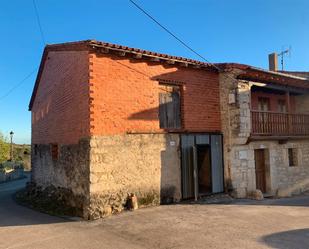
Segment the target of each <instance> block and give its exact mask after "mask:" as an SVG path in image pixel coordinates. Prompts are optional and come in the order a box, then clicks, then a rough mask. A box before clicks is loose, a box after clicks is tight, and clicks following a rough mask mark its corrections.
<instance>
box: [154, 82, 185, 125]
mask: <svg viewBox="0 0 309 249" xmlns="http://www.w3.org/2000/svg"><path fill="white" fill-rule="evenodd" d="M159 88H160V90H159V113H158V117H159V127H160V129H164V130H181V129H182V127H183V126H182V85H179V84H171V83H170V82H168V83H166V82H161V81H160V82H159ZM168 98H171V99H172V101H171V102H166V103H165V102H164V101H165V100H166V99H168ZM163 99H165V100H164V101H163ZM175 103H176V104H175ZM167 108H169V109H167ZM170 108H172V109H173V116H172V117H173V118H172V123H173V125H170V124H171V120H170V119H169V116H168V110H171V109H170ZM175 108H177V109H175ZM175 110H176V111H175ZM177 112H178V114H177ZM175 113H176V114H175ZM174 114H175V115H174ZM163 115H164V117H162V116H163ZM177 116H178V117H177Z"/></svg>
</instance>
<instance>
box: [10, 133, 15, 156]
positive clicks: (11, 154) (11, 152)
mask: <svg viewBox="0 0 309 249" xmlns="http://www.w3.org/2000/svg"><path fill="white" fill-rule="evenodd" d="M13 135H14V132H13V131H11V132H10V138H11V148H10V161H13Z"/></svg>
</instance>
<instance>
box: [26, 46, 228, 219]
mask: <svg viewBox="0 0 309 249" xmlns="http://www.w3.org/2000/svg"><path fill="white" fill-rule="evenodd" d="M219 87H220V86H219V74H218V71H217V69H216V68H215V67H213V66H212V65H210V64H207V63H202V62H199V61H195V60H191V59H186V58H182V57H175V56H170V55H165V54H159V53H154V52H149V51H145V50H141V49H134V48H129V47H125V46H119V45H115V44H109V43H103V42H97V41H92V40H88V41H81V42H73V43H64V44H56V45H48V46H46V48H45V50H44V53H43V57H42V61H41V65H40V68H39V72H38V76H37V79H36V82H35V87H34V90H33V94H32V97H31V101H30V105H29V109H30V110H31V113H32V182H33V183H35V184H36V185H37V186H40V187H43V188H46V187H49V186H54V187H56V188H57V191H59V192H62V193H66V194H65V199H66V202H67V204H68V205H70V206H72V207H74V208H76V209H77V210H78V211H79V215H81V216H83V217H85V218H86V219H94V218H98V217H102V216H105V215H108V214H110V213H115V212H119V211H121V210H122V209H123V208H124V205H125V203H126V200H127V198H128V195H130V194H132V193H133V194H135V195H136V196H137V199H138V201H139V205H140V206H146V205H156V204H159V203H166V202H171V201H179V200H180V199H186V198H198V197H199V196H200V195H203V194H207V193H219V192H223V191H224V170H223V153H222V148H223V145H222V132H221V116H220V92H219Z"/></svg>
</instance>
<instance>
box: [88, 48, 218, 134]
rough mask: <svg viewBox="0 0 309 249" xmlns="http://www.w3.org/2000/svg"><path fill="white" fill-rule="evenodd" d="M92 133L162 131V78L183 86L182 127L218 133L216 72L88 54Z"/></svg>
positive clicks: (189, 129)
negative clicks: (160, 95) (160, 108)
mask: <svg viewBox="0 0 309 249" xmlns="http://www.w3.org/2000/svg"><path fill="white" fill-rule="evenodd" d="M89 60H90V92H91V93H90V95H91V134H92V135H103V134H108V135H110V134H119V133H125V132H160V131H162V130H160V128H159V119H158V106H159V102H158V101H159V97H158V96H159V87H158V83H159V81H160V80H162V79H163V80H170V81H171V82H173V81H175V82H178V83H179V82H180V84H181V83H183V84H182V108H181V109H182V115H183V116H182V119H183V120H182V121H183V129H185V130H188V131H210V132H211V131H213V132H214V131H220V128H221V125H220V110H219V86H218V75H217V73H215V72H210V71H205V70H199V69H193V68H185V67H175V66H170V65H164V64H162V63H155V62H146V61H143V60H133V61H132V60H130V59H127V58H123V57H118V56H115V55H112V56H111V55H100V54H90V55H89Z"/></svg>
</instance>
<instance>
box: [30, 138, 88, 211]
mask: <svg viewBox="0 0 309 249" xmlns="http://www.w3.org/2000/svg"><path fill="white" fill-rule="evenodd" d="M31 151H32V156H31V160H32V175H31V181H32V182H33V183H35V184H36V186H38V187H40V188H42V189H45V188H48V187H51V186H53V187H56V188H59V189H60V190H61V192H63V191H64V190H66V192H67V193H70V194H68V195H67V196H66V197H65V198H66V199H67V204H68V205H69V206H73V207H74V206H76V207H77V208H79V209H80V210H82V212H84V211H86V208H85V207H86V206H87V205H88V200H89V198H88V196H89V139H81V140H80V142H79V143H78V144H73V145H59V147H58V158H57V159H53V158H52V155H51V145H32V149H31ZM84 215H86V214H84Z"/></svg>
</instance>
